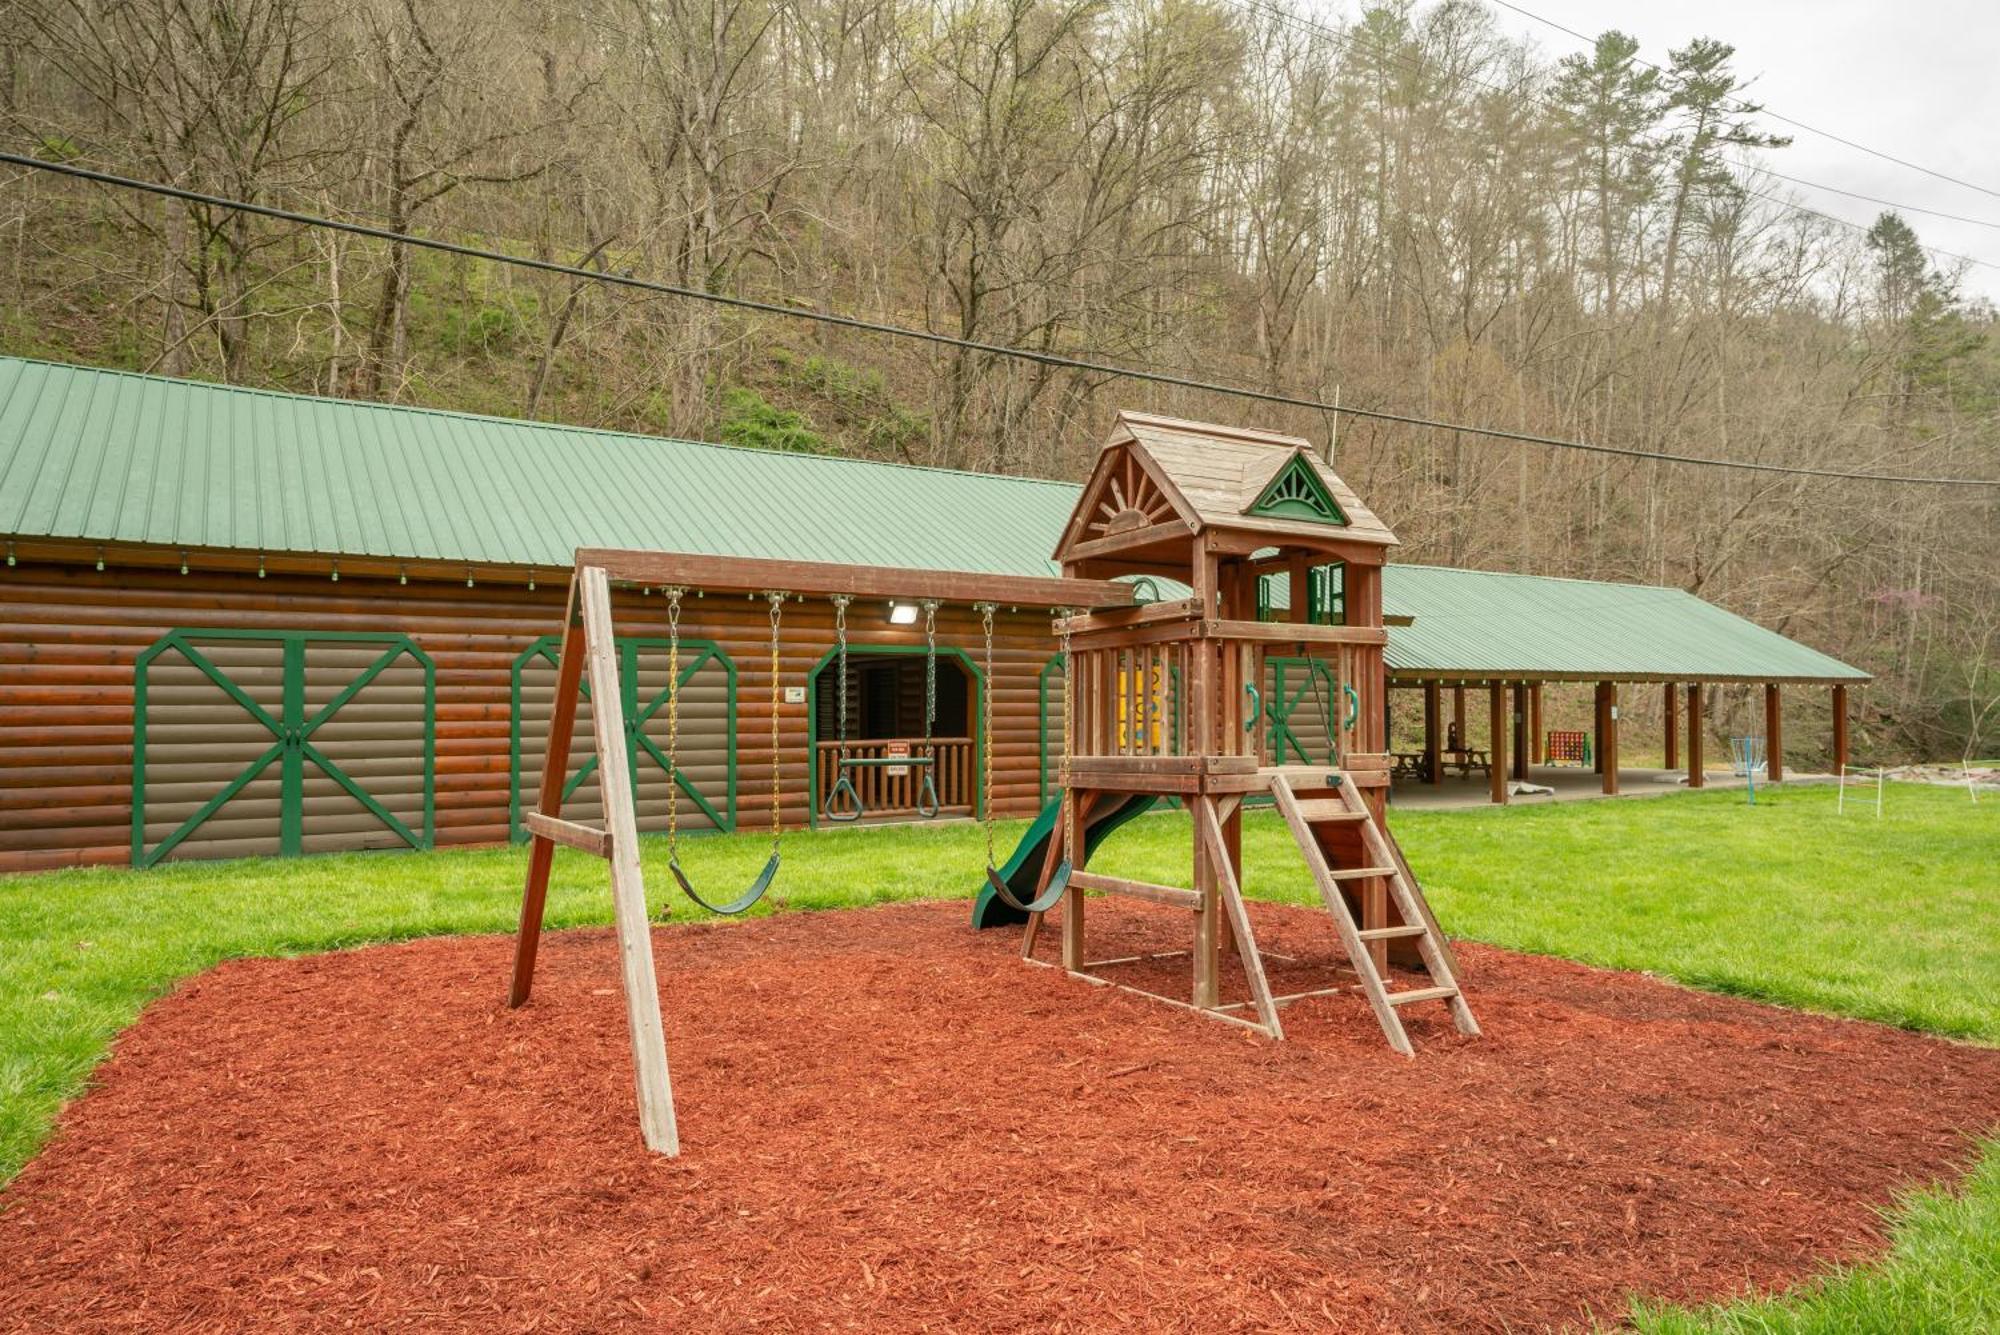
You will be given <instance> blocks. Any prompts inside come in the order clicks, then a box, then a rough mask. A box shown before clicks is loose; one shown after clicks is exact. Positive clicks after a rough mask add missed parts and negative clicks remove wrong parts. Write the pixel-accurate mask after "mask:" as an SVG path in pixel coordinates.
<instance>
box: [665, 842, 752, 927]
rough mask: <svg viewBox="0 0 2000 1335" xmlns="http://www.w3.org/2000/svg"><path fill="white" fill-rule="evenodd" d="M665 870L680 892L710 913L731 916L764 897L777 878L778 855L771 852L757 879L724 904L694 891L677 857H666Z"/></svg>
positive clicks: (744, 911) (745, 909) (750, 906)
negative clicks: (672, 878) (704, 897)
mask: <svg viewBox="0 0 2000 1335" xmlns="http://www.w3.org/2000/svg"><path fill="white" fill-rule="evenodd" d="M667 870H668V871H670V872H672V873H673V874H674V879H675V880H676V881H679V882H680V883H681V893H682V894H684V895H686V896H687V897H688V898H689V899H692V900H693V901H694V902H695V903H697V904H699V905H701V907H703V908H705V909H707V910H708V911H709V912H710V913H723V914H727V915H728V916H730V917H732V918H733V917H735V916H736V915H737V914H739V913H748V912H749V911H750V910H751V909H752V908H753V907H755V905H756V903H757V901H758V900H760V899H762V898H763V897H764V892H765V891H767V890H769V889H770V888H771V882H773V881H775V880H777V879H778V855H777V854H776V853H772V854H771V860H770V861H769V862H766V863H765V864H764V870H762V871H760V872H758V873H757V879H756V880H754V881H752V882H751V883H750V888H749V889H748V890H745V891H744V892H743V893H742V894H740V895H738V896H737V897H736V898H734V899H732V900H730V901H729V902H728V903H726V904H711V903H709V902H708V901H707V900H705V899H703V898H702V897H701V896H700V895H699V894H697V893H695V888H694V886H693V885H692V884H691V883H690V882H689V881H688V878H687V873H686V872H684V871H682V870H681V860H680V859H679V858H678V857H673V858H668V859H667Z"/></svg>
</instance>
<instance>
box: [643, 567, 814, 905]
mask: <svg viewBox="0 0 2000 1335" xmlns="http://www.w3.org/2000/svg"><path fill="white" fill-rule="evenodd" d="M666 594H667V692H668V694H667V870H668V871H670V872H672V873H673V874H674V880H675V881H677V882H678V883H679V884H680V887H681V893H682V894H684V895H686V896H687V897H688V898H689V899H691V900H693V901H694V902H695V903H696V904H698V905H700V906H701V907H702V908H705V909H707V910H708V911H709V912H710V913H721V914H726V915H728V916H730V917H735V916H736V915H738V914H742V913H748V912H749V911H750V910H751V909H752V908H753V907H755V906H756V903H757V901H758V900H760V899H762V898H763V897H764V895H765V893H766V892H767V891H769V890H770V888H771V883H772V882H774V881H776V880H777V879H778V862H779V845H780V843H781V841H782V826H781V824H780V821H779V804H778V796H779V794H778V782H779V773H780V771H779V766H778V705H779V703H780V701H781V700H782V699H783V688H782V686H781V685H780V684H779V681H778V649H779V630H780V623H781V621H782V619H783V614H784V607H785V598H786V596H787V595H786V594H784V593H782V592H780V591H778V590H776V589H772V590H769V591H767V592H766V593H765V594H764V599H765V601H766V602H767V603H769V604H770V607H771V856H770V857H769V858H768V859H767V860H766V861H765V863H764V870H762V871H760V872H758V873H757V879H756V880H754V881H752V882H751V883H750V888H749V889H747V890H745V891H744V892H743V893H742V894H740V895H738V896H736V898H734V899H731V900H728V901H726V902H724V903H720V904H716V903H711V902H710V901H708V900H706V899H704V898H702V896H701V894H700V893H699V892H698V891H697V890H696V889H695V888H694V883H693V882H692V881H690V880H689V879H688V874H687V872H686V871H684V870H683V869H682V867H681V853H680V833H681V830H680V824H681V822H680V809H681V799H680V794H679V793H677V792H675V791H674V790H675V789H676V788H678V787H680V786H681V782H682V781H681V754H680V740H681V599H682V597H683V596H684V595H685V594H686V590H685V589H679V588H671V589H668V590H667V591H666Z"/></svg>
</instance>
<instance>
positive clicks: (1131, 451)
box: [1056, 412, 1396, 560]
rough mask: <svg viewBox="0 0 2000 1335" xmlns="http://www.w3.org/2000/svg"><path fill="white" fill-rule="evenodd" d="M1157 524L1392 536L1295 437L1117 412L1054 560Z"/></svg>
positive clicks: (1271, 533) (1306, 536) (1275, 537)
mask: <svg viewBox="0 0 2000 1335" xmlns="http://www.w3.org/2000/svg"><path fill="white" fill-rule="evenodd" d="M1153 526H1159V527H1161V528H1162V538H1163V540H1164V537H1165V535H1166V532H1167V530H1168V529H1169V528H1177V529H1178V531H1179V535H1180V536H1181V537H1182V538H1183V539H1185V538H1186V537H1187V536H1188V535H1190V534H1192V533H1197V532H1200V531H1201V530H1203V529H1227V530H1232V531H1235V532H1242V533H1252V534H1257V535H1263V536H1268V537H1269V538H1270V539H1271V542H1272V545H1274V546H1276V545H1280V544H1282V543H1283V542H1284V541H1285V540H1286V539H1288V538H1290V539H1303V540H1307V541H1325V540H1326V539H1328V538H1330V537H1337V538H1339V539H1340V540H1341V541H1344V542H1358V543H1367V544H1372V545H1377V546H1383V547H1388V546H1393V545H1395V542H1396V536H1395V534H1393V533H1391V532H1390V531H1389V529H1388V526H1387V525H1385V524H1383V523H1382V521H1381V520H1380V519H1378V518H1377V517H1376V515H1375V512H1374V511H1372V510H1370V509H1369V508H1368V507H1367V505H1365V504H1364V503H1363V502H1362V500H1361V498H1360V497H1359V496H1357V495H1355V494H1354V491H1353V489H1352V488H1350V487H1349V486H1348V485H1347V484H1346V483H1345V482H1343V481H1342V480H1341V478H1340V475H1339V474H1337V473H1335V472H1334V471H1333V469H1331V468H1330V467H1328V466H1327V464H1326V462H1325V461H1324V460H1323V459H1321V458H1320V457H1319V456H1318V454H1317V453H1316V452H1315V451H1314V450H1313V447H1312V445H1311V443H1310V442H1308V441H1306V440H1304V439H1302V438H1301V437H1298V436H1287V435H1281V434H1279V433H1277V432H1273V431H1256V430H1250V429H1246V428H1242V427H1230V426H1220V425H1217V424H1214V423H1210V422H1189V421H1184V420H1182V419H1180V418H1174V417H1159V416H1155V415H1153V414H1151V413H1136V412H1121V413H1119V414H1118V419H1117V421H1116V423H1115V424H1114V425H1113V427H1112V429H1111V433H1110V435H1109V436H1107V437H1106V439H1105V442H1104V445H1103V447H1102V448H1101V449H1100V450H1099V452H1098V456H1097V462H1096V464H1095V465H1094V466H1093V467H1092V469H1091V474H1090V478H1089V480H1088V481H1086V482H1085V483H1084V489H1083V497H1082V500H1081V501H1080V503H1079V504H1078V506H1077V509H1076V512H1075V514H1074V515H1073V516H1072V518H1071V522H1070V525H1069V527H1068V528H1066V529H1065V531H1064V533H1063V541H1062V544H1061V546H1060V547H1058V548H1057V551H1056V556H1057V559H1059V560H1060V559H1064V558H1066V557H1068V556H1072V555H1075V554H1076V553H1077V551H1078V549H1079V548H1082V549H1083V550H1085V551H1089V550H1091V548H1089V547H1088V546H1087V544H1090V543H1092V542H1094V541H1100V540H1109V539H1113V538H1118V537H1120V536H1122V535H1124V534H1127V533H1129V532H1130V531H1131V530H1133V529H1137V528H1142V527H1153Z"/></svg>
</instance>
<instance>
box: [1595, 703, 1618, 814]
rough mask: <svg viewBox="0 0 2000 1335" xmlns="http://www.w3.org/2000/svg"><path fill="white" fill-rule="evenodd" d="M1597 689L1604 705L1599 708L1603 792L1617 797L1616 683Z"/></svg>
mask: <svg viewBox="0 0 2000 1335" xmlns="http://www.w3.org/2000/svg"><path fill="white" fill-rule="evenodd" d="M1597 689H1598V692H1599V693H1600V694H1601V695H1602V696H1603V698H1604V703H1603V705H1601V706H1600V708H1601V709H1602V711H1603V718H1604V723H1603V725H1602V726H1603V728H1604V753H1603V755H1602V757H1601V760H1602V762H1603V766H1604V792H1605V795H1606V796H1608V797H1616V796H1617V795H1618V683H1617V682H1615V681H1607V682H1602V683H1599V685H1598V687H1597Z"/></svg>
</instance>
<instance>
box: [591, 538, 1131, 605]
mask: <svg viewBox="0 0 2000 1335" xmlns="http://www.w3.org/2000/svg"><path fill="white" fill-rule="evenodd" d="M576 564H577V568H578V569H579V570H580V569H582V568H584V567H586V566H594V567H597V568H600V569H602V570H603V571H604V573H605V575H606V577H607V578H609V579H613V580H626V581H629V582H631V583H634V584H645V585H658V586H672V585H679V586H681V587H683V588H689V589H708V590H724V591H737V590H741V591H746V592H753V593H754V592H760V591H762V590H764V589H783V590H785V591H786V592H787V593H798V594H806V595H812V596H823V595H830V594H836V593H842V594H848V595H851V596H857V597H876V598H884V599H887V598H900V599H906V600H909V601H916V600H919V599H924V598H935V599H937V600H939V601H941V602H948V603H974V602H992V603H1008V604H1014V605H1020V606H1028V607H1128V606H1130V605H1132V603H1133V602H1134V601H1135V598H1134V595H1133V591H1132V586H1131V585H1130V584H1126V583H1123V582H1121V581H1118V580H1082V579H1059V578H1056V577H1054V576H1048V577H1040V578H1037V577H1033V576H1023V575H987V574H980V573H977V572H971V571H951V570H903V569H899V568H897V567H895V566H857V565H836V564H832V563H829V562H822V561H767V560H761V559H757V558H752V557H743V556H700V555H696V554H694V553H689V552H649V551H634V550H623V549H619V548H607V547H579V548H577V552H576Z"/></svg>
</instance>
